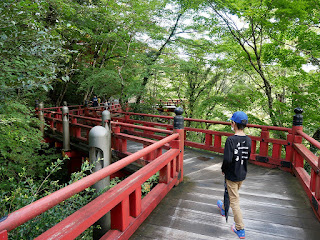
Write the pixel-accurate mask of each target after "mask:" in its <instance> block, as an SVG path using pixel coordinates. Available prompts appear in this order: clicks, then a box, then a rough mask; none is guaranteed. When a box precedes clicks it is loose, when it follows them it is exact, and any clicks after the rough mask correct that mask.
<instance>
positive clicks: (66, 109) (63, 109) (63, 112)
mask: <svg viewBox="0 0 320 240" xmlns="http://www.w3.org/2000/svg"><path fill="white" fill-rule="evenodd" d="M67 113H69V108H68V107H67V106H63V107H62V114H67Z"/></svg>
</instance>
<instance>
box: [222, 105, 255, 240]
mask: <svg viewBox="0 0 320 240" xmlns="http://www.w3.org/2000/svg"><path fill="white" fill-rule="evenodd" d="M229 120H231V129H232V131H234V135H233V136H230V137H228V138H227V141H226V144H225V148H224V157H223V164H222V167H221V170H222V174H223V175H225V179H226V185H227V189H228V193H229V198H230V206H231V208H232V212H233V216H234V221H235V224H234V225H233V226H232V231H233V232H235V233H236V234H237V235H238V237H239V238H241V239H244V238H245V230H244V224H243V219H242V213H241V209H240V204H239V192H238V191H239V189H240V187H241V185H242V182H243V180H244V179H245V178H246V175H247V163H248V161H249V158H250V153H251V139H250V138H249V137H248V136H246V134H245V133H244V131H243V130H244V128H245V127H246V125H247V123H248V116H247V114H245V113H244V112H241V111H238V112H235V113H234V114H233V115H232V117H231V119H229ZM217 205H218V207H219V209H220V213H221V215H223V216H224V215H225V210H224V206H223V202H222V201H221V200H218V202H217Z"/></svg>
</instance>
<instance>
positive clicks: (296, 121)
mask: <svg viewBox="0 0 320 240" xmlns="http://www.w3.org/2000/svg"><path fill="white" fill-rule="evenodd" d="M294 112H295V113H296V115H294V116H293V126H302V123H303V116H302V113H303V109H302V108H295V109H294Z"/></svg>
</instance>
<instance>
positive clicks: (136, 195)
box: [129, 186, 141, 217]
mask: <svg viewBox="0 0 320 240" xmlns="http://www.w3.org/2000/svg"><path fill="white" fill-rule="evenodd" d="M129 200H130V215H131V216H132V217H138V216H139V214H140V213H141V186H140V187H138V188H137V189H136V190H135V191H134V192H133V193H131V194H130V196H129Z"/></svg>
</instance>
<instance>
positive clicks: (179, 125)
mask: <svg viewBox="0 0 320 240" xmlns="http://www.w3.org/2000/svg"><path fill="white" fill-rule="evenodd" d="M174 113H175V114H176V116H175V117H174V118H173V128H174V129H183V128H184V118H183V116H182V113H183V109H182V108H181V107H177V108H175V109H174Z"/></svg>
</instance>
